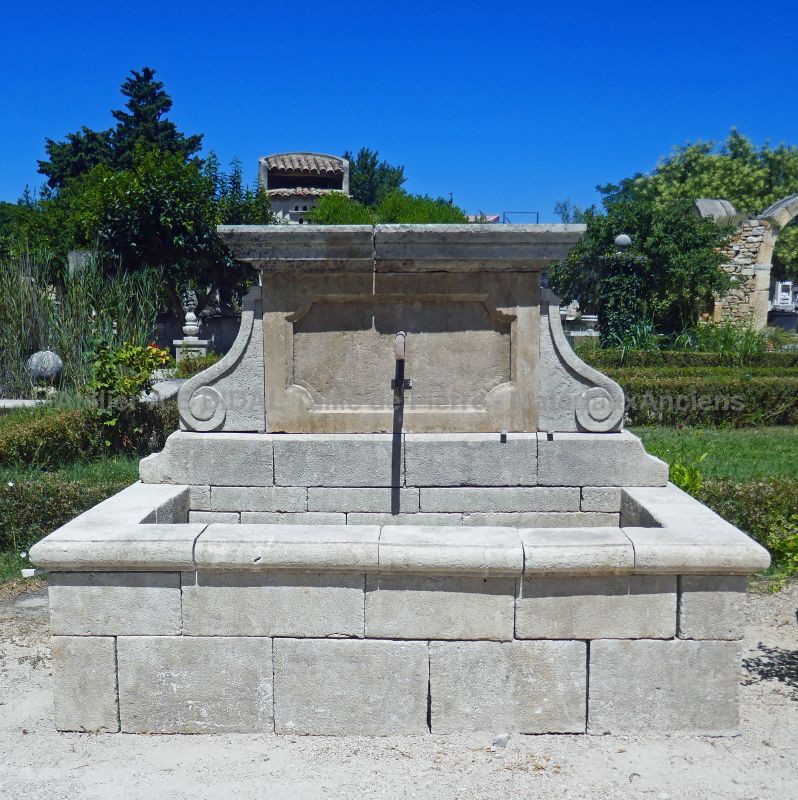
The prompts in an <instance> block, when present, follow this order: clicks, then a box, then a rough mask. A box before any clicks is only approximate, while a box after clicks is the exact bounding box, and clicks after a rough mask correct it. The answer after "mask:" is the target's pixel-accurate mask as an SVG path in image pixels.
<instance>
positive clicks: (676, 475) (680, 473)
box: [670, 453, 707, 495]
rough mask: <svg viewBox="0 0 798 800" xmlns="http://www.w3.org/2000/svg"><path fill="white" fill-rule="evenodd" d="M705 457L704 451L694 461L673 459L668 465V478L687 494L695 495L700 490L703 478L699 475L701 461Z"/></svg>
mask: <svg viewBox="0 0 798 800" xmlns="http://www.w3.org/2000/svg"><path fill="white" fill-rule="evenodd" d="M706 457H707V454H706V453H704V454H703V455H702V456H701V457H700V458H699V459H697V460H696V461H689V462H684V461H674V462H672V463H671V465H670V480H671V482H672V483H675V484H676V485H677V486H678V487H679V488H680V489H682V490H684V491H685V492H687V493H688V494H691V495H696V494H698V492H700V491H701V487H702V486H703V484H704V479H703V477H702V475H701V466H700V465H701V462H702V461H703V460H704V459H705V458H706Z"/></svg>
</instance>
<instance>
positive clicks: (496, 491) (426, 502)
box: [421, 486, 620, 513]
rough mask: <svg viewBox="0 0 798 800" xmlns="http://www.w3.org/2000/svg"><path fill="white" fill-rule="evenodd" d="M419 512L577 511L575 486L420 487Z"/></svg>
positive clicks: (577, 490) (577, 492)
mask: <svg viewBox="0 0 798 800" xmlns="http://www.w3.org/2000/svg"><path fill="white" fill-rule="evenodd" d="M619 504H620V497H619ZM421 511H450V512H465V513H471V512H479V511H481V512H497V511H500V512H519V511H579V489H578V488H575V487H573V488H572V487H548V486H546V487H543V486H535V487H513V488H482V487H480V488H464V489H421Z"/></svg>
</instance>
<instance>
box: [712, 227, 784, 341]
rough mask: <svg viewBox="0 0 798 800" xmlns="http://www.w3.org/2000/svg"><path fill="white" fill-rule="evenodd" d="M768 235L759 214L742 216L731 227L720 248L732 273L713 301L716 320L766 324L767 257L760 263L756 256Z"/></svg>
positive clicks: (769, 234) (724, 267) (758, 324)
mask: <svg viewBox="0 0 798 800" xmlns="http://www.w3.org/2000/svg"><path fill="white" fill-rule="evenodd" d="M771 235H772V234H771V224H770V220H767V219H763V218H761V217H753V218H751V219H746V220H744V221H743V222H741V223H740V224H739V225H738V226H737V228H736V229H735V231H734V233H733V234H732V236H731V238H730V240H729V244H728V245H727V247H726V248H725V250H724V254H725V255H726V256H727V261H726V262H725V263H724V264H723V269H725V270H726V272H728V273H729V274H730V275H731V277H732V286H731V288H730V289H729V291H728V292H727V293H726V294H725V295H724V296H723V297H721V298H720V299H719V300H718V301H717V302H716V304H715V313H714V317H715V320H716V321H727V320H728V321H730V322H734V323H739V324H742V325H751V326H753V327H754V328H756V329H761V328H764V327H765V326H766V325H767V319H768V292H769V291H770V260H769V259H768V261H767V263H764V264H763V263H760V262H761V259H760V256H762V255H764V250H765V249H766V240H767V239H768V238H770V236H771ZM770 249H771V250H772V247H771V248H770Z"/></svg>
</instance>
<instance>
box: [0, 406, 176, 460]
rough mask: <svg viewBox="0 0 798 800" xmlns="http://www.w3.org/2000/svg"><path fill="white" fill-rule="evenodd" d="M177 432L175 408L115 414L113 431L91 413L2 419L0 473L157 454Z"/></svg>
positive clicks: (54, 411)
mask: <svg viewBox="0 0 798 800" xmlns="http://www.w3.org/2000/svg"><path fill="white" fill-rule="evenodd" d="M177 427H178V416H177V406H176V404H175V403H154V404H152V405H146V406H138V407H137V408H134V409H128V410H124V411H120V412H119V417H118V420H117V423H116V425H115V426H113V428H107V427H106V426H104V425H103V424H102V422H101V420H100V419H99V418H98V417H97V415H96V413H95V412H94V411H93V410H91V409H59V408H44V409H41V410H37V411H36V412H34V413H23V414H18V415H14V416H13V417H12V418H5V419H3V422H2V424H0V467H18V466H35V467H38V468H40V469H56V468H57V467H59V466H62V465H64V464H71V463H74V462H80V461H91V460H94V459H97V458H101V457H103V456H106V455H110V454H114V453H142V454H144V453H151V452H153V451H155V450H161V449H162V448H163V445H164V442H165V441H166V437H167V436H168V435H169V434H170V433H171V432H172V431H174V430H176V429H177ZM106 441H110V445H107V444H106Z"/></svg>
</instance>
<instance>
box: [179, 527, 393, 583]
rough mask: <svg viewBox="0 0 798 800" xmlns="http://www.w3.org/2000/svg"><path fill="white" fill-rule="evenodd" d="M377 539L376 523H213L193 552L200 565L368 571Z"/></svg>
mask: <svg viewBox="0 0 798 800" xmlns="http://www.w3.org/2000/svg"><path fill="white" fill-rule="evenodd" d="M379 541H380V528H379V527H378V526H376V525H375V526H368V525H211V526H209V527H208V529H207V530H206V531H205V534H204V535H203V536H202V537H201V538H200V539H199V540H198V541H197V544H196V547H195V551H194V558H195V561H196V565H197V567H198V568H200V569H241V570H244V569H256V570H267V569H306V570H310V571H312V572H321V571H324V570H333V571H338V570H343V571H345V572H354V571H363V572H368V571H374V570H376V569H377V567H378V564H379V556H378V548H379Z"/></svg>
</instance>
